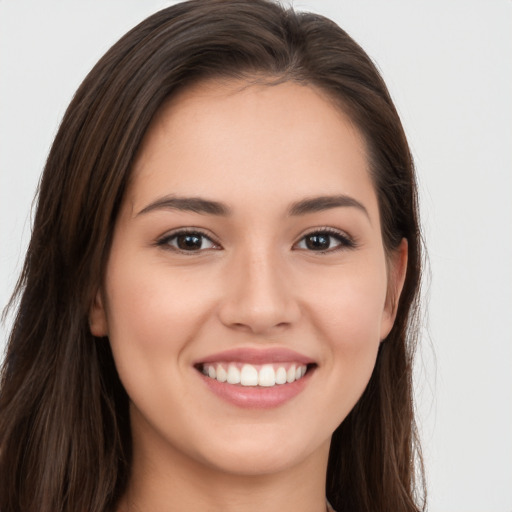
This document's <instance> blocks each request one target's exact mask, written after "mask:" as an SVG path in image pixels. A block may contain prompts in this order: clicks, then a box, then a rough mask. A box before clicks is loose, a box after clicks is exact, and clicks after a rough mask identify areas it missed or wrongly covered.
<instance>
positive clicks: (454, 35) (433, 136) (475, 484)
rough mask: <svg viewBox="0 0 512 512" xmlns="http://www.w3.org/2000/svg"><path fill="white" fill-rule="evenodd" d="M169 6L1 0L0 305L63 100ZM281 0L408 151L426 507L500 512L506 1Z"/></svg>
mask: <svg viewBox="0 0 512 512" xmlns="http://www.w3.org/2000/svg"><path fill="white" fill-rule="evenodd" d="M171 3H173V2H171V1H163V0H144V1H143V0H138V1H136V0H108V1H106V0H88V1H86V0H82V1H78V0H67V1H64V0H45V1H40V0H0V307H3V306H4V305H5V304H6V303H7V300H8V297H9V295H10V292H11V290H12V287H13V286H14V283H15V279H16V275H17V273H18V271H19V269H20V266H21V263H22V259H23V253H24V251H25V247H26V244H27V241H28V237H29V234H30V214H29V212H30V207H31V202H32V198H33V195H34V191H35V188H36V185H37V181H38V177H39V174H40V171H41V170H42V167H43V165H44V160H45V157H46V154H47V152H48V149H49V146H50V144H51V142H52V139H53V137H54V135H55V133H56V130H57V127H58V124H59V121H60V119H61V117H62V115H63V113H64V110H65V108H66V106H67V104H68V103H69V101H70V99H71V97H72V94H73V93H74V91H75V89H76V88H77V87H78V85H79V83H80V82H81V80H82V79H83V78H84V76H85V74H86V73H87V72H88V71H89V69H90V68H91V67H92V66H93V65H94V63H95V62H96V61H97V59H98V58H99V57H100V56H101V55H102V54H103V53H104V52H105V51H106V50H107V49H108V48H109V46H110V45H111V44H113V43H114V42H115V41H116V40H117V39H118V38H119V37H120V36H121V35H122V34H123V33H124V32H126V31H127V30H128V29H129V28H131V27H132V26H133V25H135V24H136V23H137V22H139V21H140V20H142V19H143V18H144V17H146V16H147V15H149V14H152V13H153V12H155V11H156V10H158V9H160V8H162V7H165V6H167V5H170V4H171ZM293 4H294V5H295V7H296V8H297V9H305V10H312V11H316V12H319V13H322V14H325V15H327V16H329V17H331V18H333V19H334V20H335V21H337V22H338V23H339V24H340V26H341V27H343V28H344V29H345V30H346V31H347V32H348V33H349V34H351V35H352V36H353V37H354V38H355V39H356V40H357V41H358V42H359V43H360V44H361V45H362V46H363V47H364V48H365V49H366V51H367V52H368V53H369V55H370V56H371V57H372V58H373V59H374V60H375V61H376V62H377V64H378V66H379V68H380V69H381V71H382V73H383V76H384V79H385V80H386V82H387V84H388V86H389V88H390V90H391V94H392V96H393V98H394V100H395V102H396V105H397V107H398V110H399V112H400V114H401V116H402V120H403V123H404V125H405V129H406V132H407V133H408V136H409V141H410V145H411V147H412V150H413V154H414V157H415V160H416V165H417V170H418V176H419V185H420V194H421V210H422V220H423V225H424V229H425V237H426V242H427V246H428V251H429V256H430V269H431V274H432V277H431V279H430V280H429V281H428V280H427V281H426V286H425V292H426V293H425V303H427V301H428V303H429V307H428V315H427V316H426V319H425V320H426V321H425V325H426V327H425V329H424V331H423V337H422V347H421V349H420V353H419V358H418V364H417V368H416V376H415V379H416V386H417V404H418V412H419V422H420V428H421V434H422V438H423V446H424V452H425V459H426V465H427V476H428V482H429V494H430V510H431V511H433V512H511V511H512V334H511V333H512V237H511V231H512V230H511V226H512V201H511V200H510V196H511V195H512V179H511V174H512V149H511V147H512V1H510V0H431V1H429V2H425V1H419V0H418V1H416V0H386V1H383V0H330V1H329V0H295V1H294V2H293ZM6 337H7V327H4V328H2V330H1V331H0V348H1V347H2V346H3V344H4V343H5V339H6Z"/></svg>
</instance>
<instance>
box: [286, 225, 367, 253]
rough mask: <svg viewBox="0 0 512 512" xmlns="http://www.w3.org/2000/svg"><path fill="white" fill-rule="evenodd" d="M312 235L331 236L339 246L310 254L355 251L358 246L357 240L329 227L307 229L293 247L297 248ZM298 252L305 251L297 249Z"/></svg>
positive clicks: (344, 232)
mask: <svg viewBox="0 0 512 512" xmlns="http://www.w3.org/2000/svg"><path fill="white" fill-rule="evenodd" d="M314 234H327V235H329V236H332V237H334V238H336V239H337V240H338V241H339V242H340V244H339V245H338V246H336V247H334V248H332V249H327V250H325V251H311V250H310V251H308V252H312V253H315V252H316V253H318V254H326V253H330V252H336V251H338V250H347V249H355V248H356V247H357V246H358V243H357V240H356V239H355V238H354V237H353V236H351V235H349V234H348V233H347V232H346V231H343V230H341V229H337V228H333V227H330V226H319V227H315V228H311V229H308V230H307V231H306V232H305V233H303V234H302V235H301V236H300V238H299V239H298V240H297V242H295V244H294V247H295V246H297V244H299V243H300V242H301V241H302V240H304V238H306V237H307V236H310V235H314ZM298 250H304V251H306V250H307V249H298Z"/></svg>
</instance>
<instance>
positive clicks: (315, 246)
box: [297, 231, 355, 252]
mask: <svg viewBox="0 0 512 512" xmlns="http://www.w3.org/2000/svg"><path fill="white" fill-rule="evenodd" d="M352 247H355V244H354V242H353V241H352V240H351V239H350V238H348V237H347V236H346V235H344V234H342V233H339V232H337V231H315V232H313V233H309V234H307V235H306V236H304V237H303V238H302V239H301V240H300V241H299V243H298V244H297V248H298V249H304V250H307V251H315V252H328V251H335V250H337V249H343V248H352Z"/></svg>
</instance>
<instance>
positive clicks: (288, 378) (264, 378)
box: [196, 362, 316, 388]
mask: <svg viewBox="0 0 512 512" xmlns="http://www.w3.org/2000/svg"><path fill="white" fill-rule="evenodd" d="M315 366H316V364H314V363H311V364H303V363H298V362H288V363H284V362H280V363H266V364H249V363H241V362H229V363H228V362H219V363H201V364H198V365H196V369H197V370H198V371H200V372H201V373H202V374H203V375H205V376H207V377H209V378H210V379H213V380H216V381H217V382H221V383H226V384H232V385H235V386H244V387H256V388H257V387H262V388H270V387H275V386H282V385H284V384H291V383H293V382H295V381H298V380H300V379H302V378H303V377H304V375H306V373H308V372H310V371H312V370H313V368H314V367H315Z"/></svg>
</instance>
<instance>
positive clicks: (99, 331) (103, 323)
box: [89, 290, 108, 338]
mask: <svg viewBox="0 0 512 512" xmlns="http://www.w3.org/2000/svg"><path fill="white" fill-rule="evenodd" d="M103 304H104V300H103V297H102V293H101V290H98V291H97V292H96V295H95V297H94V300H93V303H92V305H91V308H90V309H89V328H90V330H91V334H92V335H93V336H96V337H98V338H102V337H103V336H107V335H108V323H107V314H106V311H105V307H104V305H103Z"/></svg>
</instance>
